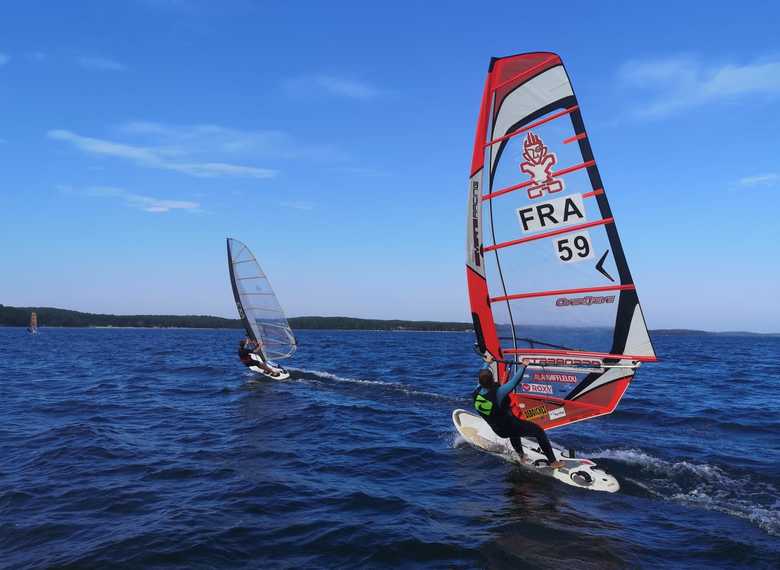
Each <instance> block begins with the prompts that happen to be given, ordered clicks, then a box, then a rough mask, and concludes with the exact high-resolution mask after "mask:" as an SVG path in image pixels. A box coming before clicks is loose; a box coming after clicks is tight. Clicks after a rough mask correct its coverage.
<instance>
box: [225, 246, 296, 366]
mask: <svg viewBox="0 0 780 570" xmlns="http://www.w3.org/2000/svg"><path fill="white" fill-rule="evenodd" d="M227 257H228V269H229V271H230V285H231V287H232V288H233V297H234V298H235V300H236V308H237V309H238V314H239V316H240V317H241V321H242V322H243V323H244V328H245V329H246V334H247V336H249V338H251V339H252V340H255V341H257V342H258V343H259V344H260V347H261V348H262V351H263V356H264V357H265V359H266V360H281V359H283V358H288V357H290V356H292V355H293V353H294V352H295V349H296V343H295V335H293V332H292V329H290V325H289V323H288V322H287V317H285V315H284V311H283V310H282V307H281V306H280V305H279V301H278V300H277V299H276V294H275V293H274V290H273V289H272V288H271V282H270V281H269V280H268V277H267V276H266V274H265V273H264V272H263V270H262V269H261V268H260V264H258V263H257V260H256V259H255V256H254V255H252V252H251V251H250V250H249V248H248V247H247V246H246V245H244V244H243V243H241V242H240V241H238V240H236V239H232V238H228V240H227Z"/></svg>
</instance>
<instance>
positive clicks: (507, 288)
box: [466, 53, 656, 428]
mask: <svg viewBox="0 0 780 570" xmlns="http://www.w3.org/2000/svg"><path fill="white" fill-rule="evenodd" d="M624 191H629V190H624ZM466 267H467V269H466V273H467V281H468V289H469V297H470V303H471V310H472V317H473V320H474V326H475V331H476V334H477V341H478V344H479V345H480V348H481V350H482V351H487V352H489V353H490V354H492V355H493V356H494V357H495V358H496V359H499V360H503V361H504V362H502V363H500V364H499V366H498V373H499V377H500V380H501V381H502V382H504V381H506V380H507V378H508V377H509V374H510V372H511V369H512V368H513V365H512V364H511V362H512V361H514V362H518V361H520V360H521V359H529V360H530V362H531V364H532V366H531V367H529V369H528V371H527V373H526V374H527V376H526V378H524V379H523V382H522V383H521V384H520V386H519V387H518V393H517V394H514V395H513V405H514V408H513V411H514V413H515V414H516V415H517V416H518V417H521V418H525V419H529V420H532V421H534V422H536V423H538V424H540V425H541V426H542V427H545V428H551V427H559V426H562V425H566V424H569V423H572V422H575V421H580V420H583V419H588V418H591V417H594V416H598V415H602V414H606V413H609V412H611V411H613V410H614V409H615V407H616V406H617V404H618V402H619V401H620V398H621V397H622V396H623V394H624V392H625V391H626V389H627V388H628V385H629V383H630V381H631V380H632V378H633V376H634V373H635V370H636V368H638V367H639V364H640V363H641V362H650V361H654V360H655V359H656V358H655V351H654V350H653V346H652V343H651V341H650V337H649V335H648V331H647V326H646V324H645V319H644V316H643V314H642V309H641V307H640V305H639V297H638V296H637V291H636V286H635V284H634V281H633V279H632V277H631V272H630V271H629V268H628V263H627V262H626V257H625V254H624V252H623V246H622V245H621V243H620V238H619V236H618V231H617V226H616V225H615V218H614V216H613V215H612V211H611V209H610V206H609V202H608V201H607V195H606V193H605V191H604V186H603V184H602V181H601V176H600V174H599V169H598V166H597V164H596V161H595V159H594V156H593V152H592V150H591V147H590V142H589V140H588V135H587V132H586V130H585V125H584V123H583V120H582V115H581V112H580V106H579V103H578V102H577V99H576V97H575V95H574V91H573V89H572V86H571V83H570V81H569V77H568V75H567V73H566V70H565V69H564V66H563V63H562V61H561V59H560V57H559V56H557V55H556V54H553V53H528V54H522V55H516V56H511V57H504V58H494V59H493V60H492V61H491V63H490V68H489V71H488V77H487V82H486V84H485V90H484V94H483V98H482V106H481V110H480V114H479V120H478V126H477V135H476V142H475V145H474V154H473V159H472V166H471V178H470V180H469V188H468V219H467V231H466ZM507 361H509V364H507Z"/></svg>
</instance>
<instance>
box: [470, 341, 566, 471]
mask: <svg viewBox="0 0 780 570" xmlns="http://www.w3.org/2000/svg"><path fill="white" fill-rule="evenodd" d="M492 362H493V357H492V356H490V355H488V356H487V357H486V358H485V366H484V367H483V368H482V370H480V371H479V386H477V388H476V390H474V396H473V397H474V407H475V408H476V409H477V412H479V415H480V416H482V419H484V420H485V421H486V422H487V423H488V425H489V426H490V427H491V428H492V429H493V431H494V432H495V434H496V435H497V436H498V437H508V438H509V441H510V442H511V443H512V447H514V449H515V451H516V452H517V454H518V455H519V456H520V457H523V444H522V441H521V439H520V438H521V437H532V438H534V439H535V440H536V441H538V442H539V447H541V448H542V451H543V452H544V454H545V455H546V456H547V462H548V464H549V466H550V467H552V468H553V469H558V468H560V467H563V466H564V463H563V461H558V460H556V459H555V454H554V453H553V449H552V445H550V440H549V439H548V438H547V434H546V433H544V430H543V429H542V428H541V427H539V426H538V425H536V424H535V423H533V422H529V421H527V420H521V419H519V418H518V417H516V416H515V415H514V414H513V413H512V410H511V409H510V405H509V394H510V393H511V392H512V391H513V390H514V389H515V387H516V386H517V384H518V383H519V382H520V380H522V378H523V374H524V373H525V369H526V366H527V365H528V361H527V360H524V361H523V367H522V368H520V369H519V370H518V371H517V372H516V373H515V375H514V376H512V378H511V379H509V380H508V381H507V382H506V383H505V384H503V385H499V384H498V382H496V380H495V378H494V377H493V372H492V371H491V370H490V364H491V363H492Z"/></svg>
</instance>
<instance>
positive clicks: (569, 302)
mask: <svg viewBox="0 0 780 570" xmlns="http://www.w3.org/2000/svg"><path fill="white" fill-rule="evenodd" d="M614 302H615V296H614V295H607V296H605V297H591V296H590V295H588V296H587V297H573V298H571V299H569V298H566V297H560V298H559V299H556V300H555V306H556V307H572V306H577V305H603V304H604V303H614Z"/></svg>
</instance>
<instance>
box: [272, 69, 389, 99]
mask: <svg viewBox="0 0 780 570" xmlns="http://www.w3.org/2000/svg"><path fill="white" fill-rule="evenodd" d="M284 86H285V87H286V88H287V90H288V91H290V92H292V93H296V92H303V93H311V92H312V90H314V91H319V92H320V93H324V94H326V95H332V96H336V97H345V98H348V99H363V100H365V99H373V98H374V97H377V96H378V95H380V94H381V93H382V92H381V90H380V89H378V88H377V87H375V86H373V85H371V84H370V83H367V82H366V81H363V80H360V79H356V78H353V77H344V76H338V75H330V74H326V73H315V74H309V75H301V76H299V77H295V78H292V79H288V80H287V81H285V83H284Z"/></svg>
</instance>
